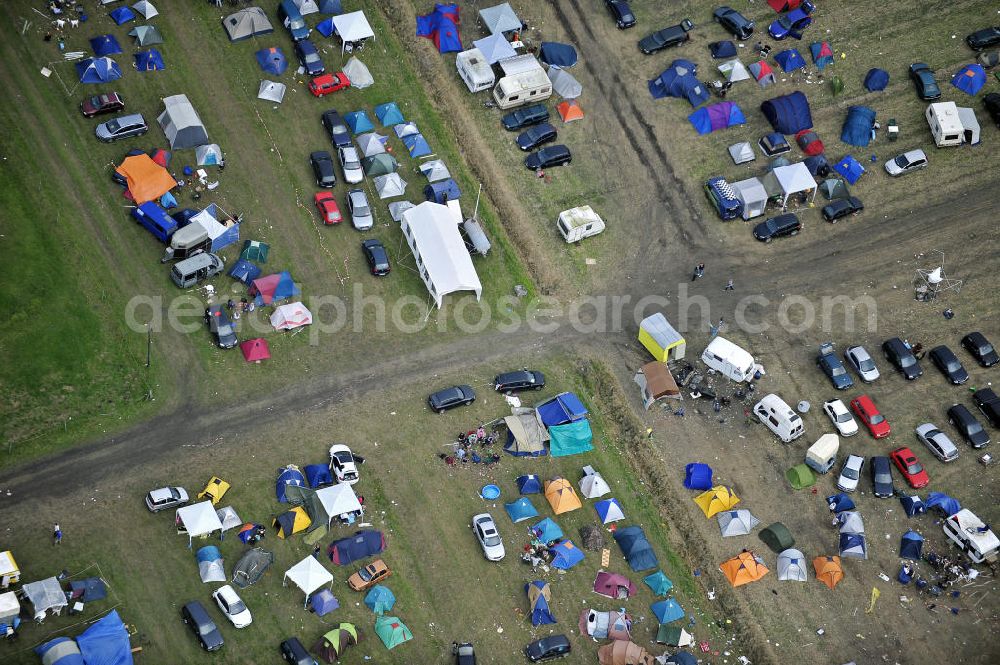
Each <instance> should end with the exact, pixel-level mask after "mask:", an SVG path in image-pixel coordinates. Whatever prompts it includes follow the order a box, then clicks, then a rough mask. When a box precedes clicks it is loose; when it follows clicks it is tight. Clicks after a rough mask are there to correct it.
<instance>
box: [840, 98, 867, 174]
mask: <svg viewBox="0 0 1000 665" xmlns="http://www.w3.org/2000/svg"><path fill="white" fill-rule="evenodd" d="M874 126H875V111H874V110H873V109H870V108H868V107H867V106H851V107H850V108H848V109H847V117H846V118H844V127H843V129H842V130H841V132H840V140H841V141H843V142H844V143H846V144H848V145H854V146H858V147H859V148H864V147H865V146H867V145H868V143H869V141H871V138H872V127H874ZM851 184H852V185H853V184H854V183H851Z"/></svg>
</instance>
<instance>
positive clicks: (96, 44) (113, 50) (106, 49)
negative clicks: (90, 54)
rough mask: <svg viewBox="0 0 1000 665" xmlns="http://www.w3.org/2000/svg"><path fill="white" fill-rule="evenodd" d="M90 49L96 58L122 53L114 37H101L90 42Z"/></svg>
mask: <svg viewBox="0 0 1000 665" xmlns="http://www.w3.org/2000/svg"><path fill="white" fill-rule="evenodd" d="M90 48H91V49H92V50H93V51H94V55H95V56H96V57H98V58H100V57H103V56H106V55H115V54H117V53H122V47H121V45H120V44H119V43H118V40H117V39H115V36H114V35H101V36H99V37H94V38H93V39H91V40H90Z"/></svg>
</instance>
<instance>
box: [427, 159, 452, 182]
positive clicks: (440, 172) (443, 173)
mask: <svg viewBox="0 0 1000 665" xmlns="http://www.w3.org/2000/svg"><path fill="white" fill-rule="evenodd" d="M420 172H421V173H423V174H424V177H426V178H427V181H428V182H438V181H439V180H447V179H448V178H450V177H451V173H450V172H449V171H448V167H447V166H445V164H444V162H442V161H441V160H440V159H432V160H430V161H429V162H424V163H423V164H421V165H420Z"/></svg>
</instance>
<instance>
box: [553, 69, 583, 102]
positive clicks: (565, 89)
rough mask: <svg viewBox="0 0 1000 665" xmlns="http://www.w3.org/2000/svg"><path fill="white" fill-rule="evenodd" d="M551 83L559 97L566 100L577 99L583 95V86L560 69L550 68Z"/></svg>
mask: <svg viewBox="0 0 1000 665" xmlns="http://www.w3.org/2000/svg"><path fill="white" fill-rule="evenodd" d="M548 74H549V81H551V82H552V89H553V90H554V91H555V93H556V94H557V95H559V96H560V97H562V98H564V99H576V98H577V97H579V96H580V95H582V94H583V86H582V85H580V82H579V81H577V80H576V78H575V77H574V76H573V75H572V74H570V73H569V72H567V71H566V70H565V69H560V68H559V67H549V72H548Z"/></svg>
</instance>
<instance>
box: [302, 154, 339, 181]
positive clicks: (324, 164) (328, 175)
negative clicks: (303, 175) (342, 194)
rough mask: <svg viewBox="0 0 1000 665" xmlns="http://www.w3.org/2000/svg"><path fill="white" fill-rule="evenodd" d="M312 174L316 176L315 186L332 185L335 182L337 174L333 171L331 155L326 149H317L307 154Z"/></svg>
mask: <svg viewBox="0 0 1000 665" xmlns="http://www.w3.org/2000/svg"><path fill="white" fill-rule="evenodd" d="M309 163H310V164H312V168H313V175H315V176H316V186H317V187H333V186H334V185H336V184H337V175H336V174H335V173H334V171H333V157H331V156H330V153H328V152H327V151H326V150H317V151H316V152H314V153H311V154H310V155H309Z"/></svg>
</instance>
